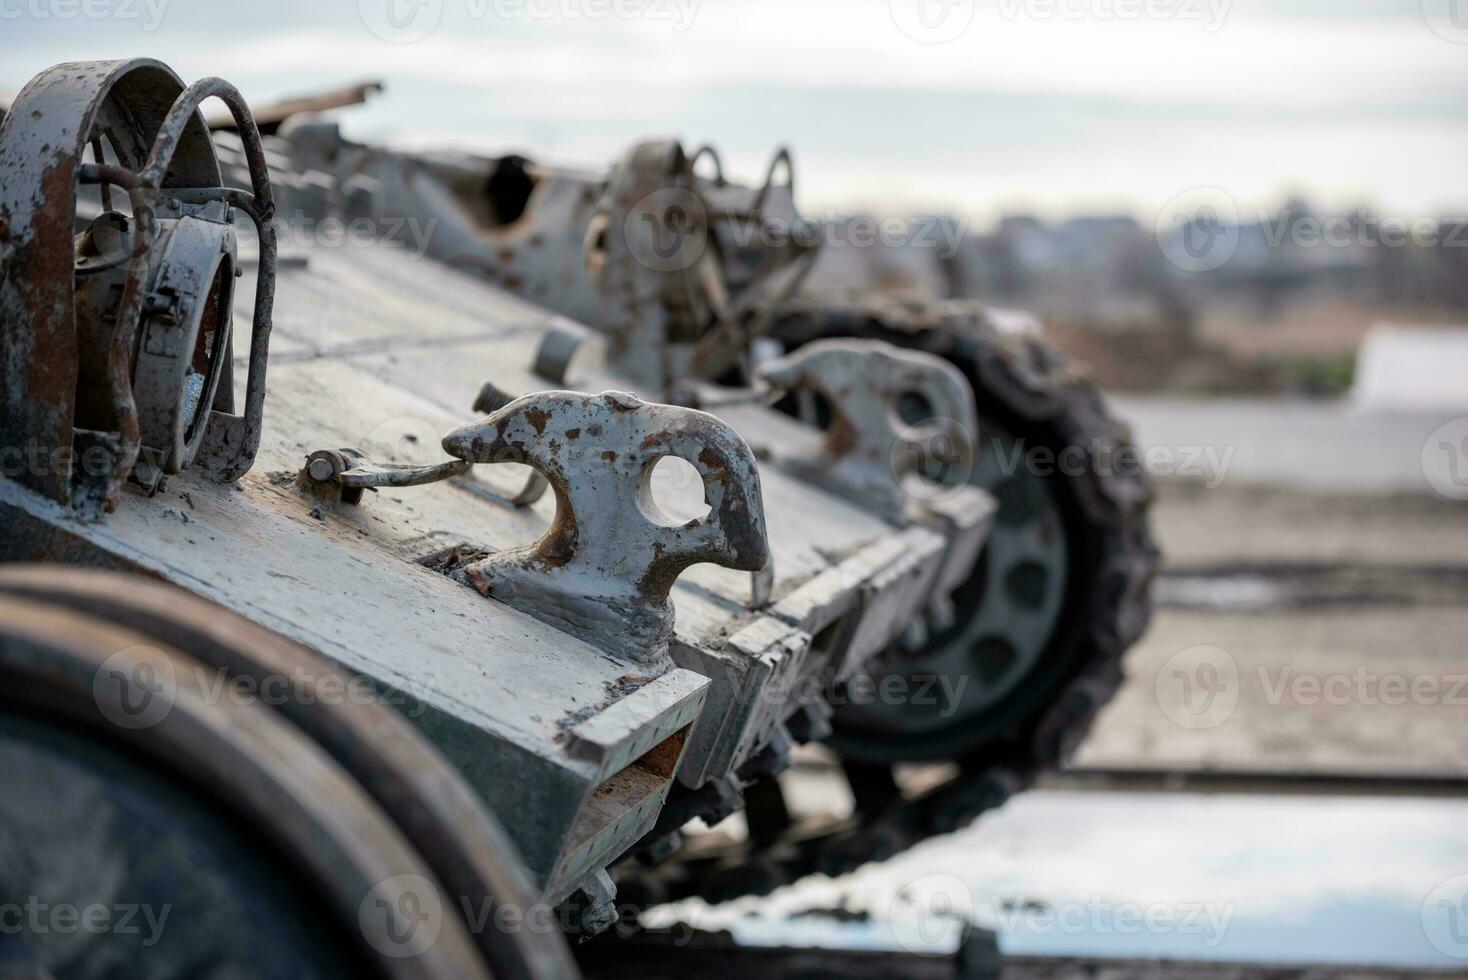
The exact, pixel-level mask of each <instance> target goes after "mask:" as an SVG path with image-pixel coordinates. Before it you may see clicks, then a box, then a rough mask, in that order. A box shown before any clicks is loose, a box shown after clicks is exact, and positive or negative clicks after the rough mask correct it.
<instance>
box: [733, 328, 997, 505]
mask: <svg viewBox="0 0 1468 980" xmlns="http://www.w3.org/2000/svg"><path fill="white" fill-rule="evenodd" d="M756 385H757V386H760V387H763V388H765V389H767V390H772V391H777V392H788V393H796V394H805V393H813V394H818V395H820V396H821V397H823V398H824V399H825V400H826V402H827V404H828V406H829V407H830V411H831V415H832V417H831V420H830V425H829V426H828V427H827V428H826V437H825V442H824V444H823V446H822V448H821V451H820V454H819V457H818V458H816V459H813V460H810V459H785V460H782V462H783V463H785V464H786V465H787V466H789V467H791V468H793V469H796V470H798V471H800V472H801V474H802V475H804V476H806V477H807V478H809V479H811V480H812V481H813V482H817V483H821V484H824V485H827V486H830V487H832V488H833V489H835V490H837V492H839V493H841V494H842V495H843V496H847V497H854V498H856V499H858V500H860V501H862V502H863V503H866V504H868V505H870V506H873V507H876V508H878V509H879V510H881V511H882V512H883V513H885V514H887V515H888V516H891V517H896V516H900V515H902V514H904V513H905V512H906V511H907V508H908V503H909V500H910V499H911V498H912V497H914V496H916V497H919V498H921V497H923V496H924V495H925V493H924V491H925V488H927V487H931V486H932V485H933V484H932V482H931V481H932V480H933V479H934V478H935V477H936V478H939V479H941V482H942V484H943V485H945V486H951V485H961V484H963V483H965V482H966V481H967V476H968V473H969V471H970V469H971V468H972V466H973V460H974V449H975V443H976V439H977V432H978V416H977V411H976V409H975V407H974V395H973V389H971V388H970V387H969V384H968V381H967V380H966V379H965V378H964V376H963V374H962V373H961V372H960V371H959V370H958V369H957V368H955V367H954V366H953V365H951V364H949V363H948V362H947V361H945V360H943V359H942V358H940V357H937V356H935V355H932V354H925V353H922V352H919V351H910V350H903V349H901V348H898V347H893V346H892V345H891V344H886V343H883V342H881V341H876V340H818V341H815V342H814V343H810V344H806V345H805V346H804V347H801V348H799V349H798V350H795V351H794V352H792V353H790V354H787V355H785V356H784V357H781V358H779V359H777V360H774V361H770V362H768V363H766V364H764V365H763V366H761V367H760V368H759V370H758V372H757V373H756ZM909 404H910V405H911V406H912V409H913V410H914V412H915V414H916V415H918V416H920V418H918V419H916V420H915V421H905V420H904V406H905V405H909Z"/></svg>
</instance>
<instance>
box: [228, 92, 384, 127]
mask: <svg viewBox="0 0 1468 980" xmlns="http://www.w3.org/2000/svg"><path fill="white" fill-rule="evenodd" d="M382 88H383V85H382V82H380V81H376V80H373V81H367V82H358V83H356V84H355V85H345V86H342V87H341V88H334V89H327V90H325V91H322V92H312V93H311V94H309V95H299V96H292V97H289V98H284V99H278V100H276V101H275V102H269V103H266V104H265V105H257V106H255V107H254V108H253V110H252V112H251V114H252V115H253V116H254V117H255V124H256V125H257V126H259V127H260V132H262V133H273V132H275V131H276V130H277V129H279V128H280V125H281V123H283V122H285V121H286V120H287V119H290V118H291V117H292V116H299V115H306V114H311V113H317V112H326V111H328V110H330V109H344V108H347V107H348V106H355V105H362V104H363V103H365V102H366V101H367V100H368V99H370V98H372V96H374V95H376V94H377V93H379V92H381V91H382ZM206 118H207V120H208V122H209V128H210V129H238V128H239V123H238V122H236V121H235V118H234V116H232V115H229V114H211V115H209V116H207V117H206Z"/></svg>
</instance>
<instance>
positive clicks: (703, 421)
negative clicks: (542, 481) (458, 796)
mask: <svg viewBox="0 0 1468 980" xmlns="http://www.w3.org/2000/svg"><path fill="white" fill-rule="evenodd" d="M443 446H444V450H445V451H446V452H448V453H449V454H450V455H453V456H457V457H459V458H461V459H466V460H469V461H471V462H475V463H521V464H524V465H527V466H531V467H533V468H535V469H536V470H537V471H539V472H540V473H541V474H542V475H543V476H544V477H545V478H546V480H547V481H548V482H549V483H550V486H551V489H552V491H553V492H554V493H555V497H556V515H555V518H554V521H553V522H552V524H551V527H550V529H549V530H548V531H547V532H546V534H545V536H544V537H542V538H541V539H540V540H539V541H538V542H536V543H535V544H533V545H531V546H529V547H526V548H521V549H513V550H510V551H505V552H500V553H498V554H495V555H492V556H491V557H489V558H487V559H484V560H483V561H480V562H478V563H476V564H474V565H471V566H469V567H468V568H467V569H465V570H464V575H465V577H466V578H467V579H468V581H469V582H470V583H472V584H473V585H474V587H475V588H476V589H478V590H479V591H480V592H482V593H483V594H485V595H490V596H494V597H495V598H496V599H499V600H500V601H502V602H507V603H509V604H510V605H512V606H515V607H516V608H519V609H523V610H525V611H527V612H530V613H531V614H532V615H534V616H536V617H537V618H539V619H542V620H545V621H546V622H549V623H552V624H553V625H555V626H557V627H559V628H561V629H564V630H566V631H567V632H568V633H571V634H572V635H574V636H580V637H582V638H583V639H586V640H587V641H588V642H591V643H594V644H596V645H598V646H600V647H602V648H603V649H607V650H609V651H611V652H613V653H614V654H616V655H617V656H620V657H622V658H625V659H626V660H628V661H630V662H633V663H636V664H640V665H644V666H653V667H657V666H663V665H666V663H667V662H668V660H667V649H668V641H669V639H670V638H671V636H672V633H673V606H672V604H671V603H670V602H669V599H668V593H669V591H670V590H671V589H672V587H673V582H674V580H675V579H676V578H677V577H678V575H679V574H680V573H681V572H682V571H683V570H684V569H685V568H687V567H688V566H690V565H693V564H696V563H699V562H712V563H714V564H718V565H724V566H727V567H730V568H737V569H743V570H746V571H754V570H756V569H759V568H761V567H763V566H764V564H765V563H766V562H767V561H768V560H769V542H768V540H767V539H766V535H765V518H764V501H763V498H762V496H761V494H760V484H759V474H758V471H757V469H756V466H755V461H754V454H753V453H752V452H750V449H749V447H748V446H746V445H745V444H744V441H743V440H742V439H740V438H739V436H738V435H736V434H735V432H734V430H732V429H730V428H729V427H728V426H726V425H725V424H724V423H722V422H720V421H719V420H718V419H716V418H714V417H713V416H711V415H708V414H705V413H703V412H699V411H695V410H693V409H686V408H678V407H675V406H669V405H655V404H650V403H647V402H644V401H642V400H641V399H639V398H637V397H635V396H633V395H630V394H627V393H625V392H614V391H609V392H604V393H602V394H601V395H587V394H583V393H579V392H570V391H557V392H541V393H539V394H535V395H527V396H525V397H524V398H520V399H517V400H516V401H514V402H511V403H510V404H509V405H507V406H505V407H504V408H502V409H500V410H499V411H497V412H495V413H494V414H493V415H491V416H489V417H488V418H486V419H485V420H484V421H482V422H478V423H474V424H471V425H467V426H463V427H461V428H459V429H456V430H455V431H453V432H451V433H449V434H448V435H447V436H446V437H445V438H444V441H443ZM665 456H677V457H679V458H681V459H684V460H686V461H687V462H689V463H691V464H692V465H693V466H694V468H695V469H696V470H697V471H698V473H699V476H700V477H701V478H702V480H703V485H704V495H705V501H706V503H707V504H708V506H709V513H708V516H707V517H705V518H702V519H695V520H691V521H688V522H687V523H683V524H678V523H676V522H674V521H673V520H672V519H671V518H669V517H668V516H667V515H666V514H664V513H663V512H662V511H661V510H660V509H659V508H658V505H657V503H656V502H655V501H654V499H653V496H652V490H651V484H652V468H653V465H654V464H655V463H656V462H657V461H658V460H659V459H662V458H663V457H665Z"/></svg>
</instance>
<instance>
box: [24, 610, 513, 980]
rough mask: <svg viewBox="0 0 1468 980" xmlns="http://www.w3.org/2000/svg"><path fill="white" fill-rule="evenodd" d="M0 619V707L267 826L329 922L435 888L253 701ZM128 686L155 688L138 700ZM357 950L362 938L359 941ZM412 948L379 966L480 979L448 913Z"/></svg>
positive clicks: (145, 647)
mask: <svg viewBox="0 0 1468 980" xmlns="http://www.w3.org/2000/svg"><path fill="white" fill-rule="evenodd" d="M0 623H3V624H4V626H3V629H0V673H3V674H4V675H5V683H4V684H0V692H3V693H0V704H3V705H4V707H6V708H9V709H10V710H12V711H13V710H15V709H17V708H18V709H21V710H26V711H32V712H38V713H41V714H43V715H46V716H50V717H53V718H56V719H58V720H61V721H63V722H65V723H69V724H72V725H77V726H80V727H81V728H83V729H87V730H90V731H91V732H92V733H93V734H94V736H97V737H101V738H103V739H105V740H107V741H109V742H112V743H114V744H120V745H126V746H128V747H129V748H130V749H132V750H133V751H136V752H139V753H141V754H142V755H144V756H145V757H147V758H149V759H151V760H152V761H153V762H154V763H155V764H157V765H161V766H163V767H164V768H165V769H167V770H170V771H172V772H174V773H176V774H178V776H179V778H181V779H183V780H186V781H188V782H190V783H192V784H194V785H195V786H198V787H200V788H201V789H202V790H204V791H206V792H208V793H210V794H213V795H214V796H216V798H219V799H222V800H223V801H225V802H226V803H227V804H228V806H229V807H230V808H231V809H232V810H233V811H234V813H236V814H237V815H238V816H240V817H243V818H244V819H245V820H247V821H248V822H249V823H250V824H252V825H254V826H257V827H261V828H268V836H269V839H271V840H272V841H273V843H274V845H275V846H277V847H279V848H280V849H281V851H282V854H281V859H282V860H287V861H292V862H297V863H298V865H299V867H301V868H302V869H305V870H306V871H307V872H308V873H309V875H310V877H311V880H312V881H313V883H314V884H315V885H316V886H317V888H318V889H319V891H320V893H321V894H322V896H323V897H324V899H325V906H324V911H325V912H327V914H328V915H329V916H330V917H331V918H333V919H335V920H336V921H337V922H340V923H344V924H353V925H355V924H356V923H357V921H358V919H359V915H360V910H361V907H362V905H363V903H364V901H367V900H368V898H369V896H371V895H372V894H373V891H374V889H375V888H377V887H378V886H379V884H380V883H382V882H384V881H392V880H394V879H397V880H402V879H403V878H408V879H409V880H421V881H424V882H428V883H430V884H431V886H432V887H436V888H440V889H441V888H442V885H441V884H439V883H437V882H436V878H435V875H434V872H433V870H432V869H431V868H430V867H429V866H428V865H427V863H426V862H425V861H424V860H423V858H422V857H421V855H420V854H419V853H418V852H417V851H416V850H415V849H414V848H413V846H412V844H411V842H410V841H409V840H408V839H407V838H406V837H405V836H404V835H403V833H402V832H401V831H400V830H399V829H398V828H397V827H395V826H394V825H393V824H392V822H391V821H390V820H389V819H388V817H387V816H386V815H385V814H384V813H383V811H382V810H381V809H380V808H379V807H378V806H377V805H376V804H375V803H374V802H373V800H372V799H371V797H370V796H369V795H368V794H367V793H366V792H365V791H364V790H363V789H362V787H361V786H360V785H359V784H358V783H357V782H356V781H355V780H354V779H353V778H352V777H351V775H350V774H349V773H348V772H347V771H346V770H344V769H343V768H342V767H341V766H340V765H339V764H338V763H337V762H336V761H335V760H333V759H332V758H331V757H330V756H329V755H328V754H327V753H326V752H324V751H323V750H322V749H321V748H320V747H319V746H317V745H315V744H314V743H313V742H312V741H311V740H310V739H308V738H306V737H305V736H304V735H303V734H302V733H301V732H300V731H299V730H298V729H297V728H296V727H295V726H293V725H292V724H290V723H289V722H287V721H285V720H284V719H283V718H280V717H278V716H277V715H276V714H275V712H274V711H273V710H272V709H271V708H270V707H268V706H267V705H265V704H264V703H262V702H261V701H258V700H248V701H247V700H244V699H237V698H232V697H214V696H210V694H209V691H208V689H207V688H206V687H205V686H204V685H200V684H197V683H194V682H193V679H194V678H195V676H196V675H195V673H194V672H195V670H196V668H197V666H198V663H197V661H195V660H193V658H192V657H190V656H189V654H188V653H186V652H185V651H182V650H179V649H177V648H174V647H172V646H170V645H167V644H165V643H163V642H161V641H157V640H156V639H155V638H153V637H150V636H149V635H147V634H146V633H140V632H136V631H135V630H131V629H128V628H124V627H120V626H116V625H113V624H110V623H107V622H105V621H102V620H99V619H96V618H94V617H92V616H89V615H85V614H81V613H78V612H75V611H73V610H68V609H64V608H58V607H56V606H53V605H50V604H49V603H46V602H43V601H36V600H34V599H27V598H17V597H15V596H5V597H3V598H0ZM140 684H148V685H151V686H150V688H149V690H150V691H152V692H161V693H155V694H153V696H152V697H151V698H146V697H145V698H144V699H142V700H141V701H139V689H138V687H137V685H140ZM12 789H14V788H12ZM400 876H402V877H400ZM189 897H190V898H194V897H195V896H189ZM63 900H64V896H63ZM382 911H383V912H384V913H385V921H384V922H383V925H382V928H383V930H384V933H385V934H386V935H394V934H404V933H406V932H407V930H408V928H409V926H410V925H411V919H410V918H409V913H410V909H409V908H408V907H407V906H406V905H403V906H399V905H395V904H393V903H388V905H387V907H386V908H384V909H383V910H382ZM360 934H361V933H360V932H359V935H360ZM368 941H369V940H368V937H367V936H365V935H364V936H363V941H362V945H363V946H364V947H366V946H367V943H368ZM413 951H414V952H417V953H418V955H416V956H411V957H394V956H390V955H389V956H383V957H381V959H380V960H379V968H380V969H382V970H384V971H385V973H386V975H388V976H393V977H400V978H404V980H408V978H413V980H426V978H443V980H452V978H459V977H486V978H487V977H488V976H489V972H488V970H487V969H486V968H485V967H484V965H483V961H482V959H481V957H480V955H479V953H478V951H477V949H476V948H475V946H474V944H473V942H472V941H471V939H470V936H469V930H468V928H467V926H466V925H465V923H464V922H463V920H462V919H458V918H456V917H444V918H443V920H442V927H441V928H440V929H439V931H438V934H437V936H436V939H435V941H434V942H433V943H431V944H428V945H426V946H425V948H422V949H419V950H413ZM63 972H64V971H63Z"/></svg>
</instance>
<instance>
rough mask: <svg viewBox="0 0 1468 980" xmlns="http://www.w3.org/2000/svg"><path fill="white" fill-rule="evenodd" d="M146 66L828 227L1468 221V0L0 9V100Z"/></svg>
mask: <svg viewBox="0 0 1468 980" xmlns="http://www.w3.org/2000/svg"><path fill="white" fill-rule="evenodd" d="M619 14H620V16H619ZM136 55H150V56H153V57H158V58H160V59H162V60H164V61H166V62H168V63H169V64H171V65H172V66H173V67H174V68H175V69H176V70H178V71H179V72H180V74H182V75H183V76H184V77H185V78H190V79H191V78H195V77H198V76H201V75H206V74H217V75H221V76H224V77H227V78H229V79H231V80H232V81H234V82H235V83H236V84H237V85H239V87H240V88H241V89H242V90H243V91H244V92H245V94H246V96H247V97H248V98H250V99H251V100H252V101H254V102H256V103H261V102H264V101H268V100H271V99H274V98H278V97H281V96H286V95H292V94H299V93H303V92H309V91H311V90H314V89H324V88H329V87H333V86H336V85H340V84H343V83H345V82H350V81H356V80H360V79H367V78H377V79H381V80H383V81H384V82H385V83H386V85H387V90H386V92H385V93H384V94H382V95H380V96H378V97H377V98H376V99H375V100H374V101H373V102H372V103H371V104H369V105H367V106H363V107H358V108H354V109H351V110H346V111H344V112H343V113H341V116H340V118H341V120H342V122H343V126H344V130H345V132H346V133H347V135H348V136H350V137H354V138H359V139H363V140H369V141H375V142H387V143H394V144H399V145H411V146H452V147H462V148H466V149H478V150H486V151H506V150H515V151H519V152H524V153H526V154H528V155H531V156H533V157H538V158H543V159H548V160H551V161H554V162H561V163H570V164H584V165H589V166H594V167H599V166H604V165H605V164H606V163H608V162H609V161H610V160H611V159H612V158H614V157H615V156H616V155H617V154H618V153H620V152H621V151H622V150H623V149H625V148H626V146H627V145H629V144H630V143H631V142H633V141H635V140H637V139H639V138H643V137H646V136H651V135H662V134H670V135H677V136H680V137H682V138H683V139H685V140H687V141H688V142H689V143H691V144H696V143H701V142H705V141H710V142H713V143H715V144H716V145H717V146H719V147H720V149H721V150H722V152H723V156H724V160H725V163H726V168H727V169H728V170H729V171H731V172H732V173H733V174H735V175H737V176H740V177H743V178H745V179H749V180H754V179H758V178H759V177H760V176H761V174H762V171H763V168H764V165H765V162H766V160H767V159H768V156H769V154H770V152H771V151H772V150H773V149H774V147H775V146H776V145H777V144H782V143H783V144H788V145H790V146H792V147H793V148H794V151H795V158H796V163H797V181H798V185H797V189H798V192H799V198H800V201H801V204H802V206H803V207H804V208H806V209H807V210H809V211H811V212H813V213H816V214H820V213H822V212H838V211H846V212H855V211H867V212H878V213H890V212H930V213H938V212H941V213H952V214H957V215H962V216H964V217H967V218H972V219H973V220H975V221H979V222H984V221H992V220H994V219H995V218H997V217H998V216H999V215H1000V214H1004V213H1016V212H1027V213H1034V214H1037V215H1040V216H1042V217H1045V218H1050V219H1055V218H1063V217H1066V216H1069V215H1074V214H1129V215H1133V216H1135V217H1137V218H1138V219H1139V220H1141V221H1143V222H1144V223H1148V222H1150V221H1152V220H1153V219H1154V218H1155V217H1156V216H1158V215H1160V214H1162V213H1163V212H1164V211H1165V210H1166V208H1167V207H1168V206H1169V202H1170V201H1172V200H1173V199H1174V198H1176V196H1177V195H1179V194H1183V193H1186V192H1188V191H1190V190H1192V189H1194V188H1197V187H1215V188H1220V189H1222V190H1223V191H1224V192H1225V193H1226V194H1227V195H1228V196H1229V197H1230V198H1232V199H1233V200H1234V201H1235V202H1237V204H1238V206H1239V208H1240V209H1241V210H1242V211H1243V212H1245V214H1246V215H1247V214H1251V213H1252V212H1254V211H1256V210H1258V209H1272V208H1275V207H1277V206H1278V205H1279V204H1280V203H1281V202H1282V201H1284V200H1285V199H1287V198H1290V197H1293V196H1304V197H1306V198H1308V199H1309V200H1310V201H1311V202H1314V203H1316V204H1318V205H1320V206H1321V207H1323V208H1326V209H1332V210H1346V209H1352V208H1356V207H1358V206H1365V207H1369V208H1371V209H1373V210H1374V211H1375V212H1377V213H1379V214H1383V215H1388V216H1395V217H1399V218H1402V219H1405V220H1411V219H1413V218H1416V217H1420V216H1425V215H1426V216H1442V215H1454V214H1456V215H1461V214H1463V213H1464V211H1465V205H1468V188H1465V187H1464V183H1465V182H1464V179H1463V176H1462V165H1461V160H1462V158H1463V153H1464V151H1465V150H1468V3H1465V2H1464V0H1385V2H1365V0H1334V2H1328V0H1279V2H1268V0H890V2H889V0H856V2H850V0H848V2H841V0H748V2H742V3H734V2H729V0H333V2H325V3H318V4H312V5H310V6H309V7H307V6H305V5H301V4H289V3H286V2H285V0H263V2H257V3H243V2H218V3H205V2H189V0H0V90H11V91H13V90H14V89H16V88H18V87H19V86H20V85H22V84H23V83H24V81H25V80H26V79H27V78H28V77H30V76H31V75H32V74H34V73H35V72H36V71H38V70H40V69H41V68H44V67H46V66H47V65H49V64H52V63H55V62H58V61H65V60H78V59H87V58H97V57H125V56H136Z"/></svg>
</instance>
